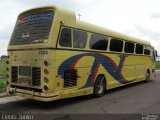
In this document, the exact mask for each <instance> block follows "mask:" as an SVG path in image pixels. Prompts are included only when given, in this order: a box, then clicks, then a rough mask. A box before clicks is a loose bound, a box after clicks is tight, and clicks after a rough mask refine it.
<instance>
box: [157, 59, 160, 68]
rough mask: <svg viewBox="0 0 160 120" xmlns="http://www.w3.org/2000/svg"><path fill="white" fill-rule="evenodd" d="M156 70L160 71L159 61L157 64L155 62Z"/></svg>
mask: <svg viewBox="0 0 160 120" xmlns="http://www.w3.org/2000/svg"><path fill="white" fill-rule="evenodd" d="M156 69H157V70H160V61H157V62H156Z"/></svg>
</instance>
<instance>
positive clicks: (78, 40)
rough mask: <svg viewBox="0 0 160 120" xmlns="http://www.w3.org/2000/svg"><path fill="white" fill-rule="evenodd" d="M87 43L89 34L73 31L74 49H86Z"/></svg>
mask: <svg viewBox="0 0 160 120" xmlns="http://www.w3.org/2000/svg"><path fill="white" fill-rule="evenodd" d="M86 43H87V32H84V31H79V30H73V47H74V48H85V46H86Z"/></svg>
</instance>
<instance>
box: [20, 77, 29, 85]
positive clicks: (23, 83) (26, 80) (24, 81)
mask: <svg viewBox="0 0 160 120" xmlns="http://www.w3.org/2000/svg"><path fill="white" fill-rule="evenodd" d="M19 83H20V84H21V85H25V86H26V85H30V83H31V80H30V79H29V78H19Z"/></svg>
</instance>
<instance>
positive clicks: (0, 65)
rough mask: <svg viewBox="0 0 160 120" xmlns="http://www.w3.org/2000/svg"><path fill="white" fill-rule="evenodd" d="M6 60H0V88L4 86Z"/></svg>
mask: <svg viewBox="0 0 160 120" xmlns="http://www.w3.org/2000/svg"><path fill="white" fill-rule="evenodd" d="M6 79H7V77H6V62H5V61H1V60H0V90H3V89H5V88H6V84H5V81H6Z"/></svg>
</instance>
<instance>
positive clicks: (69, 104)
mask: <svg viewBox="0 0 160 120" xmlns="http://www.w3.org/2000/svg"><path fill="white" fill-rule="evenodd" d="M0 113H12V114H14V113H15V114H16V113H24V114H25V113H31V114H33V113H35V114H40V113H43V114H143V113H152V114H153V113H154V114H155V113H160V71H159V72H157V77H156V79H155V80H154V81H151V82H149V83H144V82H141V83H138V84H137V83H136V84H133V85H129V86H125V87H121V88H118V89H114V90H110V91H108V92H107V93H106V94H105V95H104V96H103V97H100V98H92V96H81V97H76V98H69V99H64V100H58V101H53V102H49V103H46V102H39V101H34V100H28V99H24V98H20V97H5V98H0Z"/></svg>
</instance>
